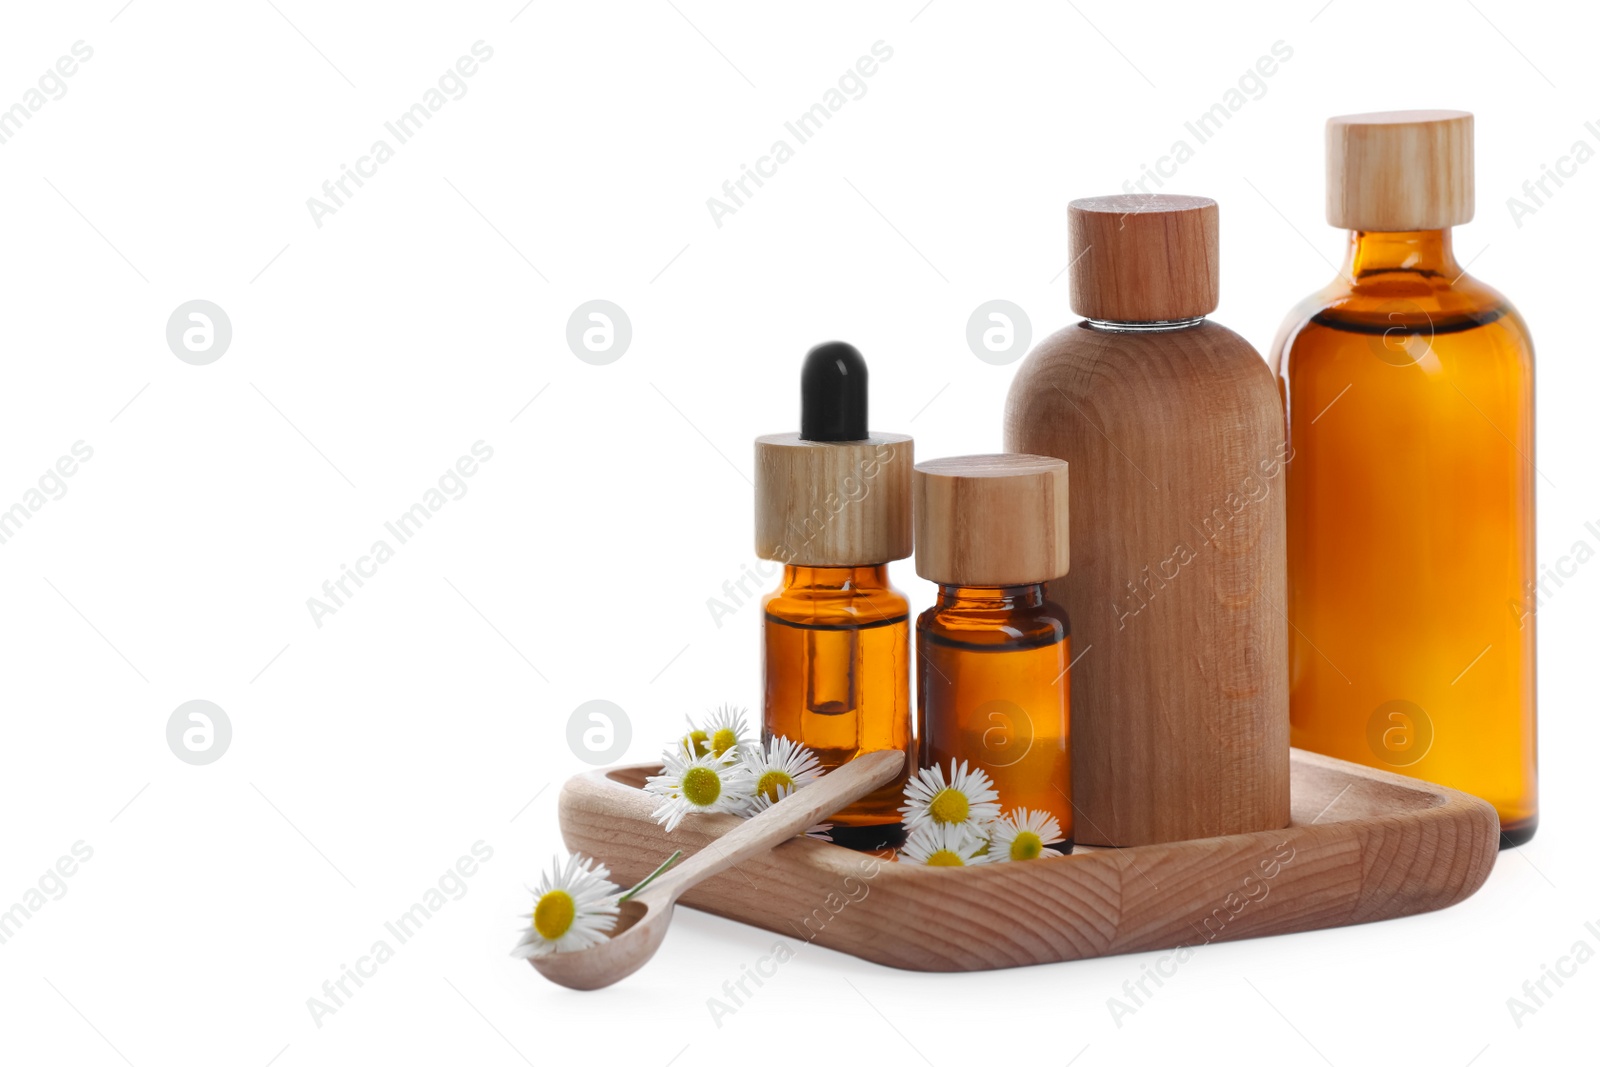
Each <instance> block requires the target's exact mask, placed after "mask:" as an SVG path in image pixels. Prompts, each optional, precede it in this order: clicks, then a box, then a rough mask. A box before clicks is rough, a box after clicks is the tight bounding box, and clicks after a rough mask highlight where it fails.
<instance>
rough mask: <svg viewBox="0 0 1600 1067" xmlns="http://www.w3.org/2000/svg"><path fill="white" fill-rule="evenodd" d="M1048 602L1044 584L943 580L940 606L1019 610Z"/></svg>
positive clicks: (984, 609)
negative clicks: (970, 583) (956, 583)
mask: <svg viewBox="0 0 1600 1067" xmlns="http://www.w3.org/2000/svg"><path fill="white" fill-rule="evenodd" d="M1043 603H1044V583H1043V582H1029V583H1027V584H1026V585H948V584H945V583H942V582H941V583H940V585H939V602H938V607H939V608H941V609H949V610H955V611H1015V610H1018V609H1021V608H1036V607H1038V606H1039V605H1041V604H1043Z"/></svg>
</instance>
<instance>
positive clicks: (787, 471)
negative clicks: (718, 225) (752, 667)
mask: <svg viewBox="0 0 1600 1067" xmlns="http://www.w3.org/2000/svg"><path fill="white" fill-rule="evenodd" d="M800 396H801V402H800V432H799V433H786V434H769V435H767V436H765V437H758V438H757V439H756V446H755V451H756V494H755V495H756V554H757V555H758V556H760V557H761V558H762V559H768V560H775V561H777V562H779V563H782V564H783V578H782V580H781V583H780V585H779V587H778V589H777V590H776V591H775V592H773V593H770V594H768V595H767V597H766V598H765V599H764V600H763V601H762V621H761V629H762V675H763V685H764V697H763V714H762V730H761V733H762V740H763V741H766V740H768V739H770V738H772V737H774V736H783V737H787V738H789V739H790V740H791V741H797V742H799V743H801V744H803V745H805V746H807V747H808V748H810V749H811V750H812V751H813V752H815V753H816V755H817V757H818V759H819V760H820V761H821V762H822V765H823V767H824V768H826V769H832V768H834V767H838V766H840V765H841V764H844V763H847V762H849V761H850V760H852V759H854V758H855V757H857V756H859V755H862V754H864V753H867V752H877V751H882V750H885V749H896V750H898V751H901V752H904V753H906V756H907V759H906V766H907V770H906V771H905V772H903V773H902V774H901V776H900V777H899V778H897V779H896V780H895V781H893V782H890V783H889V784H888V785H885V786H883V787H882V788H880V789H878V790H877V791H876V792H873V793H871V794H869V795H868V796H867V797H865V798H863V799H862V800H860V801H857V802H856V803H855V804H852V805H851V806H850V807H848V808H846V809H845V810H844V811H841V812H837V813H835V814H834V815H832V816H831V817H830V818H829V820H828V821H830V822H832V823H833V824H834V826H835V831H834V838H835V840H839V841H841V842H843V843H851V844H860V845H862V846H863V847H879V846H881V845H883V844H885V843H887V842H889V841H890V840H891V835H888V834H885V833H883V832H881V829H880V828H888V829H891V830H892V828H893V827H894V826H895V825H896V824H898V823H899V821H900V814H899V810H898V809H899V805H900V801H901V795H900V794H901V790H902V789H903V787H904V785H905V779H906V775H907V774H909V773H910V766H911V695H910V632H911V631H910V604H909V603H908V602H907V600H906V598H905V597H904V596H902V595H901V594H900V592H899V591H898V590H896V589H895V588H894V587H893V586H891V585H890V584H889V567H888V565H889V562H890V561H891V560H897V559H905V558H906V557H907V556H909V555H911V537H912V535H911V469H912V441H911V438H910V437H907V436H905V435H904V434H881V433H880V434H874V433H871V432H869V431H868V429H867V364H866V360H864V359H863V358H862V357H861V353H860V352H858V351H856V349H855V348H854V347H852V346H851V345H848V344H845V343H844V342H842V341H832V342H828V343H826V344H821V345H818V346H817V347H815V348H813V349H812V350H811V351H810V352H809V353H807V355H806V358H805V363H804V365H803V367H802V369H801V374H800ZM856 828H860V829H861V831H862V832H861V833H859V834H855V835H852V833H851V831H852V830H854V829H856ZM852 837H854V838H855V839H854V840H853V839H852ZM879 838H882V839H883V840H879Z"/></svg>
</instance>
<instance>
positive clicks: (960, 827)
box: [900, 822, 989, 867]
mask: <svg viewBox="0 0 1600 1067" xmlns="http://www.w3.org/2000/svg"><path fill="white" fill-rule="evenodd" d="M986 843H987V842H986V841H985V840H984V837H983V835H982V834H980V833H978V832H977V831H976V830H974V829H973V828H972V827H971V826H968V825H966V824H965V823H940V822H926V823H923V824H922V825H921V826H919V827H917V828H916V829H915V830H912V831H911V834H910V836H908V837H907V838H906V843H905V846H904V847H902V848H901V849H900V858H901V860H902V861H904V862H906V863H917V864H921V865H923V866H926V867H976V866H979V865H980V864H984V863H988V862H989V856H988V855H987V854H985V852H984V845H985V844H986Z"/></svg>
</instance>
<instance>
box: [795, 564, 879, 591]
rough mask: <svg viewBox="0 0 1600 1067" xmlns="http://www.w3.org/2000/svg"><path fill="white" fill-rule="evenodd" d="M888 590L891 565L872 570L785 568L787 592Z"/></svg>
mask: <svg viewBox="0 0 1600 1067" xmlns="http://www.w3.org/2000/svg"><path fill="white" fill-rule="evenodd" d="M888 587H889V565H888V564H887V563H878V564H874V565H872V566H869V567H799V566H796V565H794V564H785V565H784V568H783V588H784V589H824V590H837V591H838V592H840V593H853V592H860V591H863V590H868V589H887V588H888Z"/></svg>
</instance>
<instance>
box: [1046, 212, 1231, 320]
mask: <svg viewBox="0 0 1600 1067" xmlns="http://www.w3.org/2000/svg"><path fill="white" fill-rule="evenodd" d="M1067 240H1068V245H1069V247H1070V254H1071V256H1072V263H1073V267H1072V310H1073V311H1075V312H1077V313H1078V314H1079V315H1082V316H1083V317H1084V318H1088V319H1099V320H1101V321H1107V322H1176V321H1180V320H1183V319H1194V318H1199V317H1200V316H1201V315H1209V314H1211V313H1212V312H1213V311H1215V310H1216V309H1217V202H1216V201H1215V200H1212V199H1210V198H1208V197H1204V196H1171V195H1164V194H1159V193H1153V194H1150V195H1144V194H1133V195H1119V196H1093V197H1089V198H1087V199H1084V200H1074V201H1072V203H1070V204H1068V205H1067Z"/></svg>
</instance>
